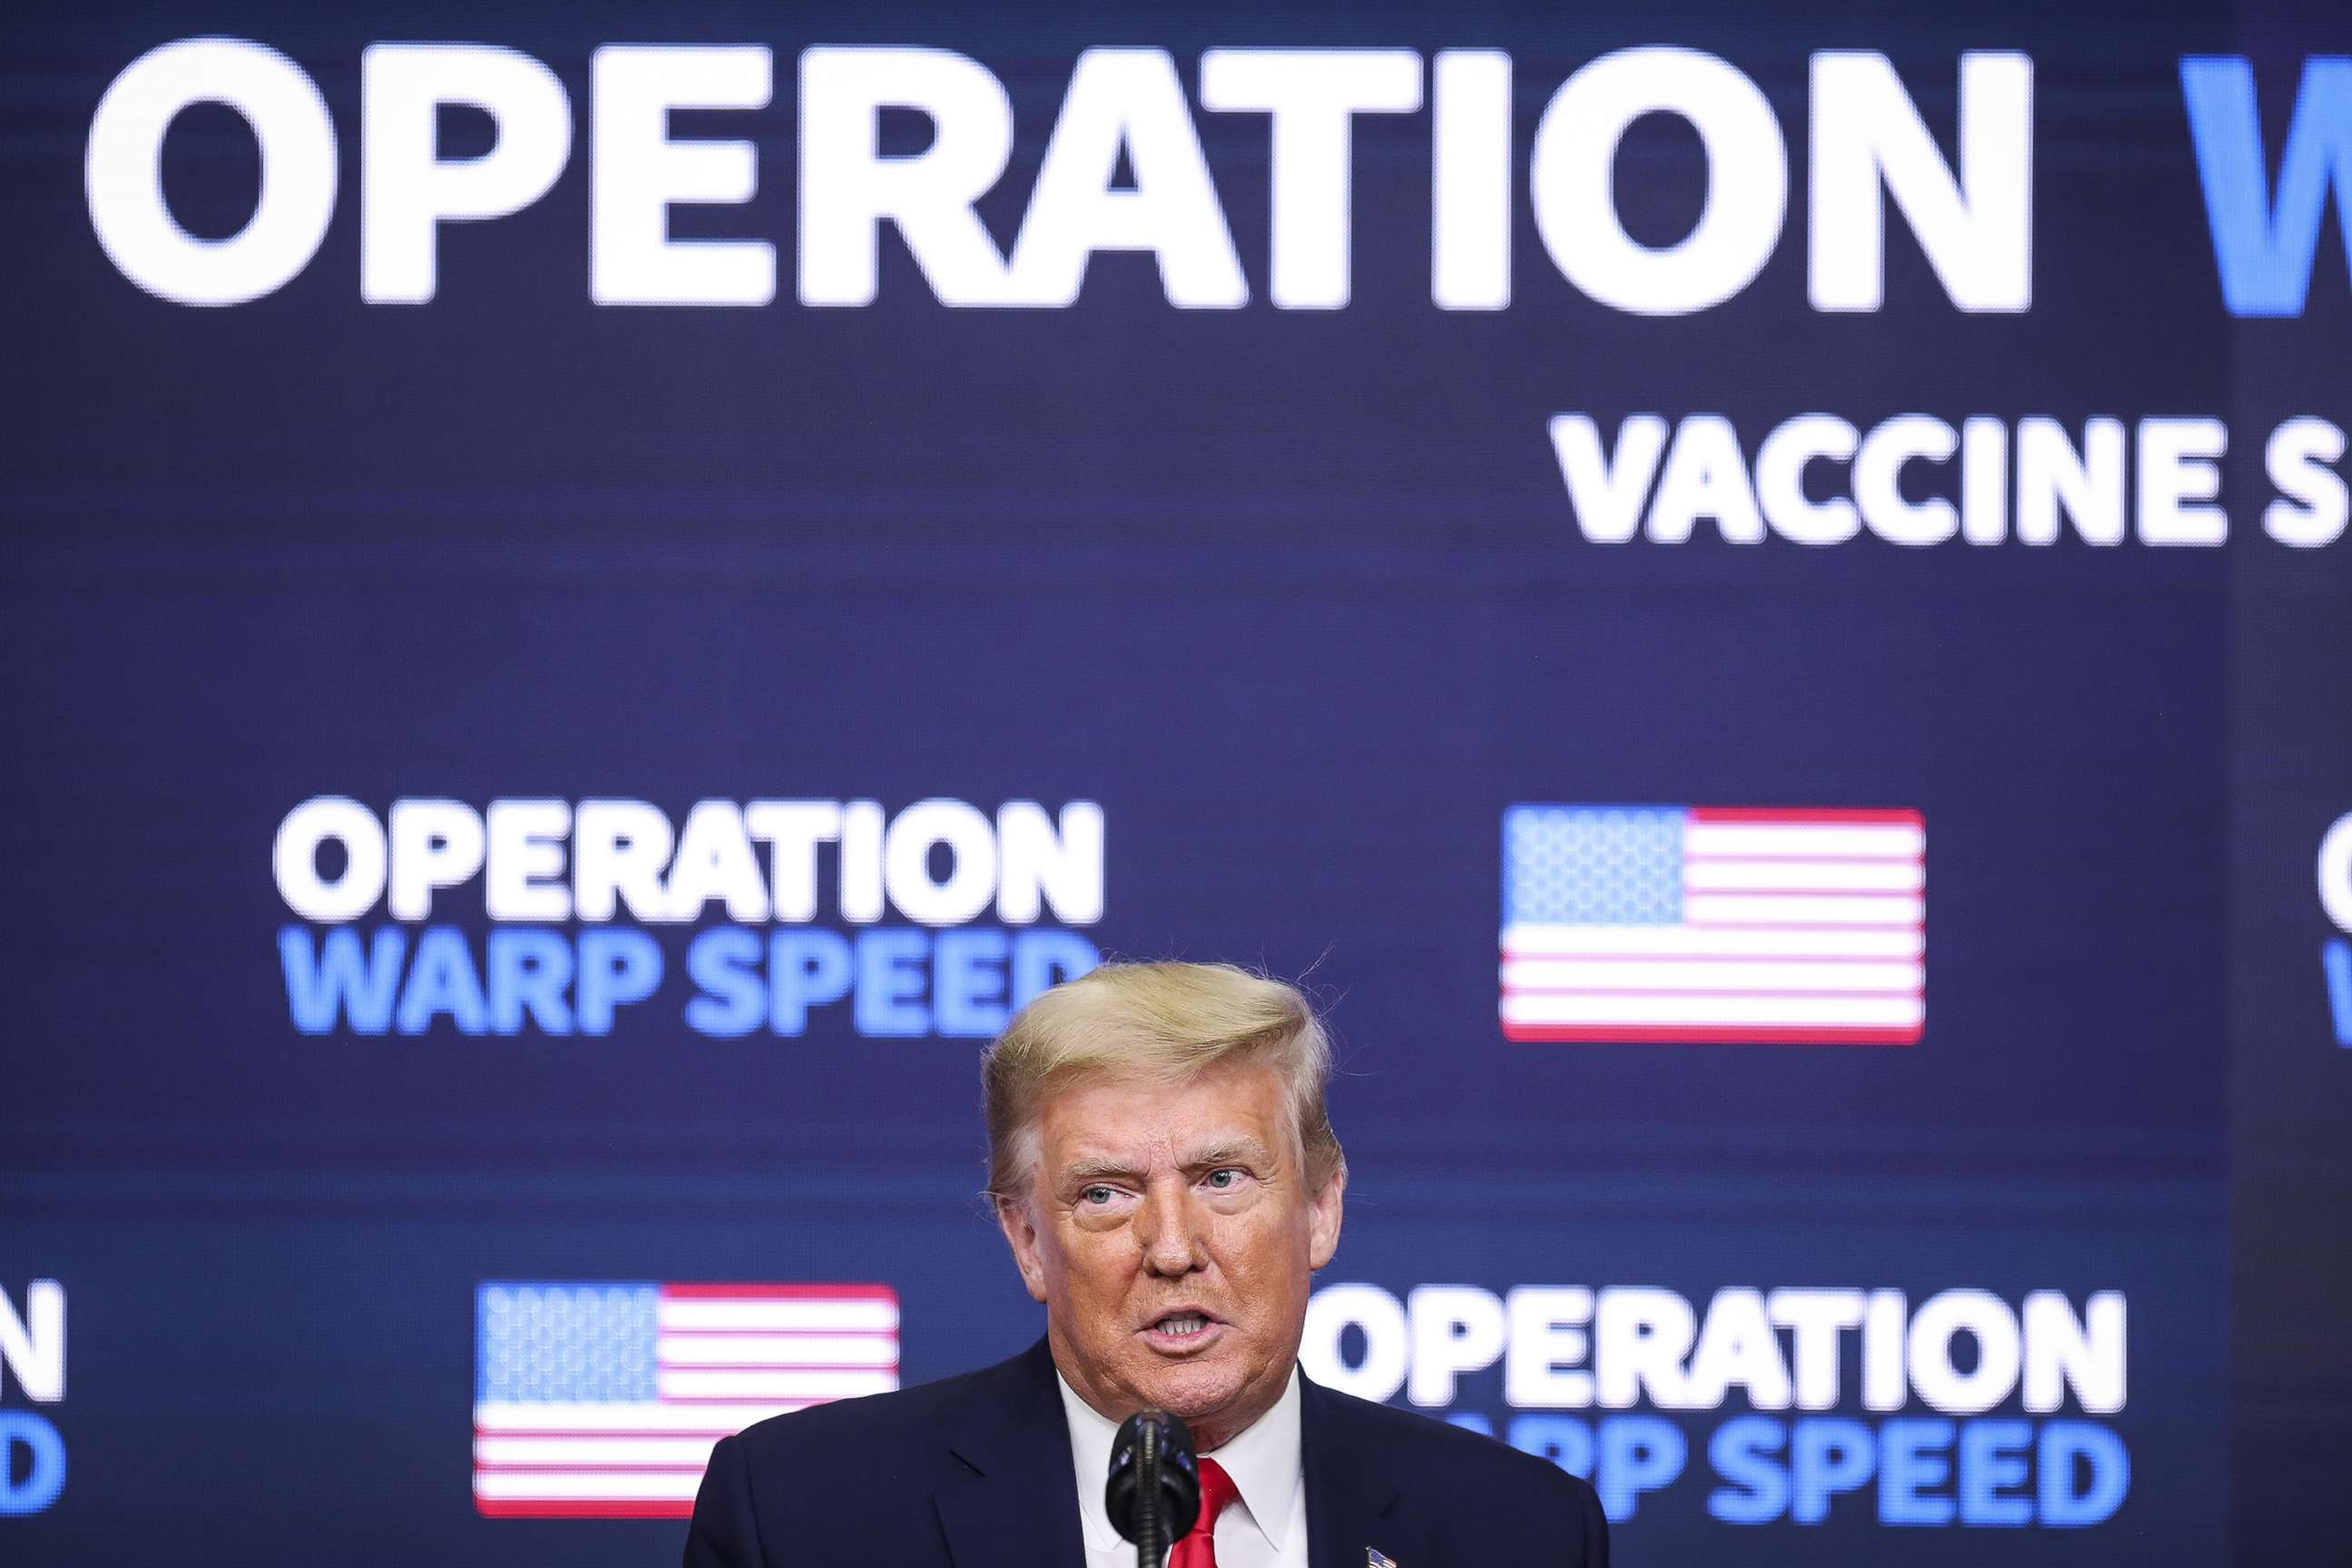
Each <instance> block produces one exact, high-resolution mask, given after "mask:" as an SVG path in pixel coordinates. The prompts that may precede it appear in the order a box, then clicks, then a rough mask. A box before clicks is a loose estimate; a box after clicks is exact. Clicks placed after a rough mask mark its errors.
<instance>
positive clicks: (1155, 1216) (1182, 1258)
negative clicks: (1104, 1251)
mask: <svg viewBox="0 0 2352 1568" xmlns="http://www.w3.org/2000/svg"><path fill="white" fill-rule="evenodd" d="M1194 1219H1195V1216H1194V1215H1193V1213H1192V1194H1191V1191H1190V1189H1188V1188H1187V1187H1186V1186H1185V1184H1184V1183H1183V1181H1182V1180H1181V1178H1171V1179H1168V1180H1163V1181H1158V1182H1153V1183H1152V1184H1150V1185H1149V1186H1147V1187H1146V1188H1145V1189H1144V1193H1143V1204H1142V1207H1141V1209H1140V1211H1139V1213H1138V1215H1137V1216H1136V1225H1137V1227H1138V1234H1137V1240H1139V1242H1141V1243H1142V1245H1143V1266H1144V1268H1146V1269H1148V1270H1149V1271H1150V1272H1151V1273H1154V1274H1166V1275H1173V1274H1189V1273H1191V1272H1192V1270H1193V1269H1195V1268H1199V1267H1200V1266H1201V1261H1202V1258H1201V1247H1200V1239H1199V1237H1198V1236H1197V1234H1196V1226H1195V1224H1194Z"/></svg>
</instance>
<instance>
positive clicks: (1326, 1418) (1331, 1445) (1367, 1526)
mask: <svg viewBox="0 0 2352 1568" xmlns="http://www.w3.org/2000/svg"><path fill="white" fill-rule="evenodd" d="M1349 1415H1350V1412H1349V1409H1348V1400H1347V1397H1346V1396H1345V1395H1344V1394H1334V1393H1332V1392H1331V1391H1330V1390H1329V1389H1328V1388H1323V1387H1320V1386H1318V1384H1315V1383H1314V1382H1312V1381H1311V1380H1309V1379H1308V1377H1307V1374H1306V1373H1304V1372H1301V1373H1299V1374H1298V1450H1299V1452H1298V1462H1299V1467H1300V1469H1301V1471H1302V1473H1303V1474H1304V1475H1305V1476H1306V1478H1307V1568H1364V1564H1365V1563H1366V1561H1367V1559H1368V1552H1369V1550H1370V1549H1371V1548H1378V1549H1379V1550H1380V1551H1381V1552H1385V1553H1387V1554H1388V1555H1389V1556H1391V1557H1393V1558H1395V1559H1396V1560H1397V1561H1398V1563H1401V1564H1403V1565H1404V1568H1423V1564H1421V1563H1417V1562H1416V1561H1415V1558H1414V1553H1413V1551H1412V1542H1403V1541H1400V1540H1398V1539H1396V1535H1395V1528H1394V1521H1391V1520H1390V1518H1389V1514H1390V1510H1391V1509H1393V1508H1394V1507H1395V1505H1396V1500H1397V1483H1396V1477H1395V1474H1394V1472H1393V1471H1391V1469H1390V1468H1389V1467H1388V1465H1387V1463H1386V1462H1385V1457H1384V1456H1383V1455H1382V1454H1381V1452H1380V1451H1379V1448H1378V1446H1377V1445H1375V1444H1371V1443H1368V1442H1366V1441H1365V1440H1364V1433H1363V1431H1362V1429H1361V1423H1360V1422H1357V1421H1353V1420H1351V1419H1349Z"/></svg>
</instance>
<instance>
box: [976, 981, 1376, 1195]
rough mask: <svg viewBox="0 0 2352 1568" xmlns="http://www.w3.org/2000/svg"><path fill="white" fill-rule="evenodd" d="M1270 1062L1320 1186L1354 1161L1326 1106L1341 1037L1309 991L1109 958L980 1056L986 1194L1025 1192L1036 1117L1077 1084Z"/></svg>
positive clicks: (1185, 1076)
mask: <svg viewBox="0 0 2352 1568" xmlns="http://www.w3.org/2000/svg"><path fill="white" fill-rule="evenodd" d="M1248 1061H1255V1062H1259V1063H1263V1064H1264V1065H1265V1066H1267V1067H1269V1068H1273V1069H1274V1072H1275V1075H1276V1077H1277V1078H1278V1079H1281V1081H1282V1087H1283V1094H1284V1098H1285V1099H1286V1100H1287V1101H1288V1102H1289V1110H1290V1124H1291V1126H1292V1127H1293V1128H1294V1129H1295V1130H1296V1131H1297V1137H1298V1149H1299V1152H1300V1153H1301V1154H1302V1155H1303V1156H1304V1158H1305V1161H1306V1165H1307V1182H1308V1184H1309V1189H1310V1191H1314V1192H1320V1191H1321V1190H1322V1189H1323V1186H1324V1184H1326V1183H1327V1182H1328V1181H1329V1180H1330V1179H1331V1178H1332V1177H1333V1176H1335V1175H1340V1174H1344V1173H1346V1171H1347V1169H1348V1157H1347V1155H1346V1154H1345V1153H1344V1152H1341V1150H1340V1148H1339V1137H1338V1135H1337V1134H1335V1133H1334V1132H1333V1131H1331V1116H1330V1111H1329V1110H1328V1108H1327V1107H1326V1106H1325V1104H1324V1101H1323V1096H1324V1090H1325V1089H1326V1087H1327V1086H1328V1083H1329V1082H1330V1078H1331V1042H1330V1039H1329V1037H1328V1036H1327V1035H1325V1034H1324V1032H1323V1026H1322V1024H1321V1022H1320V1021H1318V1019H1317V1018H1316V1016H1315V1008H1314V1005H1313V1004H1312V1003H1310V1002H1309V1001H1308V1000H1307V994H1306V993H1304V992H1302V991H1300V990H1299V989H1298V987H1297V986H1296V985H1292V984H1287V983H1286V982H1284V981H1280V980H1274V979H1269V978H1268V977H1266V976H1265V975H1262V974H1253V973H1250V972H1249V971H1247V970H1245V969H1240V968H1236V967H1235V966H1234V965H1233V964H1230V963H1106V964H1104V965H1102V966H1101V967H1100V968H1097V969H1094V970H1091V971H1089V972H1088V973H1085V974H1083V975H1081V976H1079V977H1078V978H1077V979H1076V980H1072V981H1068V982H1066V983H1065V984H1060V985H1056V986H1055V987H1054V988H1053V989H1052V990H1050V991H1047V992H1045V993H1044V994H1041V995H1039V996H1038V997H1037V998H1036V999H1035V1000H1034V1001H1032V1002H1031V1003H1030V1004H1029V1005H1027V1006H1026V1007H1024V1008H1022V1009H1021V1011H1020V1013H1019V1014H1018V1015H1016V1016H1014V1018H1013V1022H1012V1023H1011V1024H1009V1025H1008V1026H1006V1027H1005V1030H1004V1033H1003V1034H1002V1035H1000V1036H998V1037H997V1038H996V1041H995V1043H994V1044H992V1045H991V1046H990V1047H988V1050H987V1053H986V1054H985V1055H984V1056H982V1058H981V1063H980V1078H981V1087H982V1095H983V1098H984V1100H985V1101H986V1105H987V1114H988V1191H989V1194H990V1195H991V1196H992V1197H995V1198H997V1199H998V1200H999V1201H1004V1200H1010V1199H1018V1198H1020V1197H1023V1196H1024V1195H1025V1194H1026V1191H1027V1185H1028V1182H1029V1178H1030V1176H1031V1174H1032V1173H1034V1169H1035V1166H1036V1161H1037V1147H1036V1145H1037V1115H1038V1111H1039V1110H1040V1109H1041V1108H1042V1107H1043V1106H1044V1105H1045V1100H1046V1098H1047V1097H1048V1096H1049V1095H1051V1094H1052V1093H1053V1092H1054V1091H1055V1089H1059V1088H1061V1087H1062V1086H1063V1085H1064V1084H1066V1083H1068V1082H1070V1081H1071V1080H1072V1079H1078V1078H1083V1077H1092V1076H1096V1075H1100V1076H1104V1077H1111V1078H1120V1079H1143V1080H1145V1081H1148V1082H1149V1081H1158V1082H1164V1083H1169V1084H1183V1083H1189V1082H1190V1081H1192V1079H1194V1078H1196V1077H1198V1076H1199V1075H1200V1074H1202V1072H1205V1071H1207V1070H1208V1069H1209V1068H1212V1067H1214V1066H1216V1065H1217V1064H1218V1063H1221V1062H1248Z"/></svg>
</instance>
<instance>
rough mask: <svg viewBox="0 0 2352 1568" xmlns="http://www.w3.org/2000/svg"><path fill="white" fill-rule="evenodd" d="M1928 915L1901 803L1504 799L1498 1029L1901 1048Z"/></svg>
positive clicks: (1922, 977) (1923, 849)
mask: <svg viewBox="0 0 2352 1568" xmlns="http://www.w3.org/2000/svg"><path fill="white" fill-rule="evenodd" d="M1926 914H1927V827H1926V825H1925V823H1924V822H1923V821H1922V820H1921V818H1920V816H1919V814H1918V813H1917V812H1916V811H1848V810H1804V809H1798V808H1790V807H1764V808H1737V807H1724V806H1700V805H1515V806H1512V807H1511V808H1510V809H1509V810H1508V811H1507V812H1505V813H1504V814H1503V1005H1502V1011H1503V1033H1504V1034H1505V1035H1506V1036H1507V1037H1509V1038H1511V1039H1514V1040H1621V1041H1640V1040H1665V1041H1675V1040H1690V1041H1759V1042H1782V1043H1788V1044H1823V1045H1894V1046H1904V1045H1910V1044H1912V1043H1913V1042H1914V1041H1916V1040H1917V1039H1918V1038H1919V1031H1920V1029H1921V1027H1922V1026H1923V1024H1924V1023H1925V1020H1926V1016H1927V1012H1926V1000H1925V995H1926V984H1927V937H1926Z"/></svg>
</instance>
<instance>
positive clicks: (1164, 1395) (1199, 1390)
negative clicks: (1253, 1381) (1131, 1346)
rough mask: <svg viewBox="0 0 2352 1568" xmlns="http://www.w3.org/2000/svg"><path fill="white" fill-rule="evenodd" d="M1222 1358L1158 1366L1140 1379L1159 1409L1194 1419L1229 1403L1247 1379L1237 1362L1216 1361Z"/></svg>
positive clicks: (1238, 1395)
mask: <svg viewBox="0 0 2352 1568" xmlns="http://www.w3.org/2000/svg"><path fill="white" fill-rule="evenodd" d="M1224 1360H1225V1358H1223V1357H1222V1356H1220V1357H1217V1358H1215V1359H1214V1361H1212V1360H1209V1359H1206V1358H1204V1359H1203V1360H1202V1361H1200V1362H1192V1363H1181V1364H1179V1365H1175V1366H1161V1367H1157V1368H1154V1369H1153V1371H1152V1374H1151V1375H1150V1376H1149V1377H1146V1378H1144V1379H1143V1380H1141V1387H1142V1388H1143V1389H1144V1390H1145V1391H1146V1392H1147V1393H1148V1394H1150V1397H1151V1399H1152V1400H1153V1401H1154V1402H1155V1403H1156V1404H1157V1405H1158V1406H1159V1407H1160V1409H1162V1410H1165V1411H1168V1412H1169V1413H1171V1415H1181V1416H1182V1417H1183V1418H1184V1419H1185V1421H1186V1422H1187V1423H1192V1422H1197V1421H1199V1420H1200V1419H1201V1418H1202V1416H1204V1415H1215V1414H1216V1413H1217V1412H1219V1411H1222V1410H1223V1409H1225V1408H1226V1407H1227V1406H1229V1405H1232V1404H1233V1403H1234V1400H1235V1399H1237V1398H1239V1397H1240V1396H1241V1394H1242V1390H1243V1388H1244V1384H1246V1382H1247V1381H1248V1380H1247V1379H1246V1378H1244V1376H1243V1374H1242V1371H1241V1369H1240V1368H1239V1367H1238V1366H1234V1365H1232V1364H1230V1363H1229V1364H1225V1365H1219V1364H1216V1363H1217V1362H1223V1361H1224Z"/></svg>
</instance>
